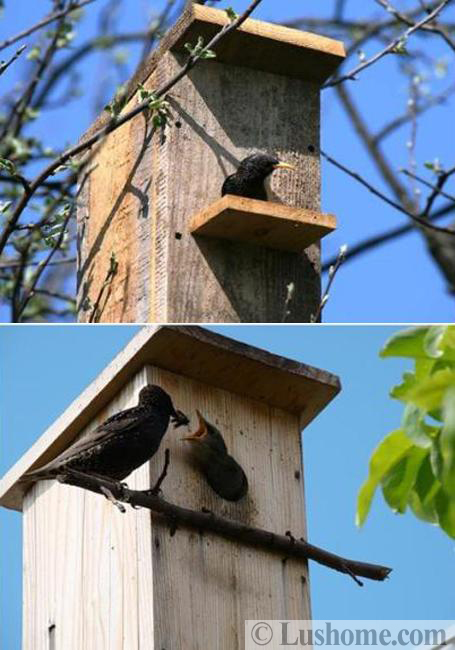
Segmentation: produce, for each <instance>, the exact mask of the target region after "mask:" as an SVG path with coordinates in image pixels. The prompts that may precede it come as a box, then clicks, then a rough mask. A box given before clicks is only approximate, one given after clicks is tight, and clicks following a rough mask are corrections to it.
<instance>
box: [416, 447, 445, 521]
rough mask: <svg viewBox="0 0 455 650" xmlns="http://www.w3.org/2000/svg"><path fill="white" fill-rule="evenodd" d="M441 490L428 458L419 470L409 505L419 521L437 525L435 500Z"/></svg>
mask: <svg viewBox="0 0 455 650" xmlns="http://www.w3.org/2000/svg"><path fill="white" fill-rule="evenodd" d="M440 489H441V484H440V483H439V481H438V480H437V479H436V478H435V477H434V474H433V472H432V469H431V463H430V459H429V458H428V456H427V457H426V458H424V460H423V462H422V464H421V466H420V468H419V472H418V474H417V478H416V481H415V484H414V489H413V490H412V491H411V492H410V494H409V505H410V507H411V509H412V511H413V512H414V514H415V515H416V516H417V517H418V518H419V519H422V520H423V521H428V522H430V523H437V521H438V516H437V513H436V507H435V504H434V498H435V496H436V494H437V493H438V492H439V490H440Z"/></svg>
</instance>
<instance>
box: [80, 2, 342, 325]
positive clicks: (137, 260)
mask: <svg viewBox="0 0 455 650" xmlns="http://www.w3.org/2000/svg"><path fill="white" fill-rule="evenodd" d="M226 24H229V17H228V15H227V13H226V12H225V11H222V10H218V9H213V8H209V7H205V6H201V5H199V4H193V5H192V6H191V7H189V8H188V9H187V11H186V12H185V13H184V14H183V15H182V17H181V19H180V20H179V21H178V22H177V24H176V25H175V26H174V27H173V28H172V29H171V30H170V32H169V33H168V34H167V35H166V36H165V37H164V38H163V39H162V41H161V43H160V46H159V47H158V49H157V50H156V51H155V52H154V53H153V54H152V55H151V57H150V58H149V59H148V60H147V61H145V63H143V64H142V65H141V66H140V68H139V69H138V70H137V72H136V73H135V75H134V77H133V78H132V79H131V81H130V83H129V86H128V90H127V98H128V99H129V101H128V103H127V105H126V106H125V108H124V109H123V112H122V114H123V113H126V112H128V111H129V110H130V109H132V108H133V107H134V106H136V105H137V102H138V92H137V89H138V84H139V83H141V84H143V85H144V87H145V88H146V89H147V90H149V91H153V90H157V89H159V88H161V87H163V85H164V84H167V83H168V82H170V81H171V80H172V79H173V77H174V76H175V75H176V74H177V73H178V72H179V71H180V70H181V69H182V66H183V65H184V64H185V61H186V60H187V57H188V49H187V48H186V47H185V46H186V45H189V46H193V47H194V46H195V45H196V44H197V42H198V39H199V38H202V39H203V42H204V43H205V44H208V43H209V42H210V39H211V38H212V37H213V36H214V35H215V34H216V33H217V32H218V31H219V30H220V29H221V28H222V27H223V26H225V25H226ZM214 50H215V53H216V58H212V59H209V60H202V61H199V62H198V63H197V65H196V66H195V67H194V68H193V69H191V70H190V71H189V72H188V74H187V75H186V76H184V78H182V79H181V80H180V81H179V82H178V83H177V84H176V85H174V86H173V87H172V88H171V89H170V90H169V92H168V93H167V95H166V101H167V102H168V107H169V111H170V114H171V117H170V121H169V124H168V126H166V128H164V129H161V128H158V129H157V130H156V131H155V132H154V131H153V128H152V122H151V120H147V119H146V116H145V115H144V114H140V115H137V116H136V117H135V118H134V119H132V120H130V121H128V122H126V123H125V124H123V125H122V126H121V127H120V128H118V129H116V130H115V131H113V132H112V133H110V134H109V136H108V137H107V138H106V139H105V140H103V141H102V143H101V144H97V145H94V148H93V150H92V155H93V157H92V158H91V160H90V163H89V165H88V167H87V168H86V169H84V171H83V172H82V173H81V178H80V193H79V196H78V233H79V249H78V250H79V261H78V314H79V320H80V321H84V322H96V321H103V322H158V323H160V322H161V323H164V322H176V323H200V322H205V323H208V322H282V321H283V319H285V320H288V321H290V322H308V321H310V320H311V317H312V316H313V315H314V314H315V313H316V310H317V307H318V306H319V303H320V297H321V287H320V244H319V240H320V239H321V237H323V236H325V235H327V234H329V233H330V232H331V231H332V230H333V229H334V228H335V225H336V222H335V218H334V217H333V216H332V215H330V214H322V213H321V206H320V192H321V179H320V157H319V142H320V88H321V85H322V83H323V82H324V81H325V80H326V79H327V78H328V77H329V76H330V75H331V74H332V73H333V72H334V71H335V70H336V68H337V67H338V66H339V64H340V63H341V62H342V60H343V57H344V48H343V45H342V44H341V43H340V42H338V41H335V40H332V39H329V38H326V37H323V36H318V35H315V34H310V33H306V32H302V31H298V30H295V29H289V28H286V27H282V26H280V25H274V24H271V23H266V22H260V21H257V20H252V19H249V20H247V21H246V22H244V23H243V24H242V26H241V27H240V28H239V29H237V30H234V31H232V32H230V33H229V34H227V35H226V36H225V37H224V38H223V39H222V40H221V41H220V42H219V44H218V45H217V46H216V47H215V48H214ZM109 119H110V116H109V114H108V113H104V114H103V115H102V116H100V117H99V118H98V119H97V120H96V122H95V123H94V124H93V125H92V127H91V128H90V129H89V131H88V132H87V133H86V134H85V135H84V138H88V137H90V136H91V135H93V134H94V133H96V132H97V131H98V130H99V129H101V128H102V127H104V126H106V125H107V124H108V122H109ZM84 138H83V139H84ZM256 151H257V152H262V153H270V154H273V155H276V156H278V157H279V158H280V159H281V160H283V161H286V162H287V163H290V164H292V165H293V166H294V167H295V171H294V172H290V171H284V170H282V171H280V172H275V173H274V174H273V176H272V188H271V189H272V190H273V192H274V195H275V196H274V199H273V201H267V202H266V201H257V200H254V199H246V198H243V197H240V199H239V197H236V196H229V195H228V196H226V197H224V198H223V199H221V187H222V184H223V181H224V179H225V178H226V177H227V176H228V175H229V174H231V173H232V172H233V171H235V169H236V168H237V166H238V164H239V162H240V161H241V160H243V159H244V158H245V157H246V156H247V155H249V154H251V153H252V152H256ZM112 256H114V257H112ZM112 260H113V261H114V264H113V262H112ZM112 264H113V266H112ZM289 286H293V289H294V290H293V293H292V298H291V300H288V301H287V302H286V298H287V297H288V287H289Z"/></svg>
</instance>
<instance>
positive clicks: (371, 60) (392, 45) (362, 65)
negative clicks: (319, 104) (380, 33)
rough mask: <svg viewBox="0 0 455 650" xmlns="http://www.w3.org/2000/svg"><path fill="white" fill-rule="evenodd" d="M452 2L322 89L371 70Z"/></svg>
mask: <svg viewBox="0 0 455 650" xmlns="http://www.w3.org/2000/svg"><path fill="white" fill-rule="evenodd" d="M451 1H452V0H443V2H441V4H440V5H438V6H437V7H436V8H435V9H434V10H433V11H432V12H431V13H430V14H428V15H426V16H425V17H424V18H422V19H421V20H419V21H418V22H417V23H414V24H413V25H412V27H409V28H408V29H407V30H406V31H405V32H403V33H402V34H400V36H397V37H396V38H394V39H393V40H392V41H391V42H390V43H389V44H388V45H387V46H386V47H385V48H384V49H382V50H380V51H379V52H377V53H376V54H375V55H374V56H372V57H371V58H369V59H367V60H366V61H363V63H360V64H359V65H358V66H356V67H355V68H353V69H352V70H351V71H350V72H348V73H346V74H344V75H341V77H337V78H336V79H333V80H331V81H327V82H326V83H325V84H324V85H323V86H322V88H323V89H325V88H330V87H331V86H336V85H337V84H340V83H342V82H343V81H347V80H348V79H355V78H356V75H358V74H359V72H362V71H363V70H365V69H366V68H369V67H370V66H371V65H373V63H376V62H377V61H379V59H382V57H384V56H385V55H386V54H390V53H391V52H393V50H394V49H395V48H396V47H397V46H398V45H400V43H403V42H405V41H406V40H407V39H408V38H409V36H411V34H413V33H414V32H416V31H417V30H418V29H421V28H422V27H423V26H424V25H426V24H427V23H429V22H431V21H432V20H434V19H435V18H436V17H437V16H438V14H440V13H441V11H442V10H443V9H444V7H445V6H446V5H447V4H449V2H451Z"/></svg>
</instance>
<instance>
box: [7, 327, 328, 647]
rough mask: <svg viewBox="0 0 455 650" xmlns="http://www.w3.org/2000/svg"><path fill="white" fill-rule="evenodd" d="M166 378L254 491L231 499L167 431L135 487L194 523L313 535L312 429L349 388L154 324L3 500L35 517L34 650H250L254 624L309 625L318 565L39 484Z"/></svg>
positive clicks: (34, 451)
mask: <svg viewBox="0 0 455 650" xmlns="http://www.w3.org/2000/svg"><path fill="white" fill-rule="evenodd" d="M150 382H152V383H157V384H159V385H160V386H162V387H163V388H164V389H165V390H166V391H168V392H169V394H170V395H171V396H172V399H173V401H174V404H175V406H176V407H177V408H179V409H181V410H183V411H184V412H185V413H186V414H188V415H190V416H191V425H192V427H193V428H196V427H197V419H196V409H198V410H199V411H200V412H201V413H202V414H204V416H205V417H206V418H207V419H208V420H209V421H210V422H211V423H213V424H214V425H215V426H216V427H217V428H218V429H219V431H220V432H222V435H223V437H224V440H225V443H226V445H227V447H228V450H229V452H230V454H231V455H232V456H233V457H234V458H235V459H236V461H237V462H238V463H239V465H241V467H242V468H243V470H244V472H245V474H246V476H247V479H248V485H249V488H248V492H247V494H246V495H245V496H244V497H243V498H242V499H240V500H238V501H235V502H233V501H227V500H225V499H223V498H221V497H219V496H218V495H217V494H216V493H215V492H214V490H213V489H212V488H211V487H210V485H208V483H207V481H206V480H205V478H204V476H203V475H202V474H201V473H200V472H198V471H197V469H196V468H195V467H194V466H193V464H192V463H191V462H190V454H189V453H188V447H189V445H190V443H188V442H186V441H184V440H182V437H184V432H182V431H181V429H176V430H175V429H172V427H170V428H169V430H168V432H167V433H166V436H165V438H164V440H163V442H162V444H161V447H160V449H159V451H158V452H157V453H156V454H155V456H154V457H153V459H152V460H151V461H150V462H149V463H146V464H145V465H143V466H142V467H141V468H139V469H138V470H136V471H135V472H134V473H133V474H131V475H130V476H129V477H128V479H127V483H128V485H129V487H130V488H137V489H144V490H145V489H148V488H150V486H151V485H153V484H154V483H155V481H156V478H157V477H158V475H159V474H160V472H161V469H162V465H163V456H164V455H165V450H166V448H169V449H170V465H169V468H168V472H167V476H166V478H165V481H164V483H163V485H162V491H163V496H164V498H165V499H166V500H167V501H169V502H172V503H174V504H177V505H179V506H183V507H185V508H189V509H192V510H193V511H195V512H199V513H200V512H201V510H202V509H208V510H210V512H211V513H212V514H213V515H221V516H223V517H225V518H227V519H229V520H231V521H237V522H241V523H245V524H248V525H250V526H256V527H260V528H263V529H267V530H269V531H272V532H275V533H279V534H280V535H284V533H285V531H287V530H292V531H294V532H295V533H296V534H298V535H299V536H300V535H303V536H305V503H304V490H303V485H304V482H303V470H302V458H301V446H300V432H301V430H302V428H304V427H305V426H306V425H308V424H309V423H310V422H311V421H312V420H313V419H314V418H315V417H316V416H317V415H318V413H319V412H320V411H321V410H322V409H323V408H324V407H325V406H326V405H327V403H328V402H330V400H332V399H333V397H334V396H335V395H336V394H337V393H338V391H339V390H340V383H339V380H338V378H337V377H335V376H333V375H331V374H329V373H328V372H325V371H323V370H319V369H317V368H313V367H310V366H306V365H305V364H302V363H299V362H296V361H292V360H289V359H285V358H282V357H278V356H275V355H273V354H269V353H268V352H265V351H263V350H260V349H257V348H253V347H250V346H248V345H244V344H242V343H239V342H237V341H233V340H231V339H228V338H225V337H224V336H220V335H218V334H214V333H211V332H209V331H207V330H204V329H202V328H199V327H179V326H163V327H157V328H155V327H153V328H152V327H149V328H144V329H143V330H141V331H140V332H139V334H138V335H137V336H136V337H135V338H134V339H133V340H132V341H131V342H130V343H129V344H128V345H127V347H126V348H125V349H124V350H123V351H122V352H121V353H120V354H119V355H118V356H117V357H116V358H115V359H114V361H112V363H111V364H110V365H109V366H108V367H107V368H106V369H105V370H104V371H103V372H102V373H101V374H100V375H99V377H98V378H97V379H95V381H94V382H93V383H92V384H91V385H90V386H89V387H88V388H87V389H86V390H85V391H84V392H83V393H82V394H81V395H80V396H79V397H78V398H77V399H76V400H75V401H74V402H73V403H72V404H71V406H69V408H68V409H67V410H66V411H65V412H64V413H63V414H62V415H61V417H59V418H58V420H56V422H55V423H54V424H53V425H52V426H51V427H50V428H49V429H48V430H47V431H46V432H45V433H44V434H43V435H42V436H41V438H39V439H38V441H37V442H36V443H35V444H34V445H33V447H32V448H31V449H30V450H29V451H28V452H27V453H26V454H25V455H24V456H23V458H21V459H20V460H19V461H18V463H17V464H16V465H15V466H14V467H13V468H12V469H11V470H10V471H9V472H8V473H7V474H6V475H5V477H4V478H3V479H2V482H1V484H0V504H1V505H3V506H5V507H7V508H13V509H16V510H22V512H23V522H24V526H23V528H24V535H23V543H24V546H23V572H24V574H23V580H24V582H23V585H24V589H23V602H24V613H23V650H49V648H51V649H52V648H65V650H80V649H81V648H87V649H91V648H93V649H96V650H103V649H106V650H111V649H112V648H123V649H125V650H129V649H131V648H140V649H144V650H151V649H152V648H156V649H159V650H161V649H163V648H166V649H167V650H172V649H176V648H187V649H188V650H193V649H196V648H220V649H221V648H223V649H224V648H226V649H229V650H235V649H237V648H242V647H243V629H244V620H245V619H257V618H290V619H309V618H310V594H309V587H308V582H307V578H308V573H307V566H306V563H305V562H302V560H299V561H297V560H296V559H292V558H291V559H289V560H288V561H286V562H283V556H282V555H279V554H277V553H274V552H272V551H266V550H264V549H258V548H255V547H253V546H248V545H246V544H244V543H242V542H238V541H235V540H228V539H225V538H223V537H221V536H219V535H217V534H215V533H209V532H207V531H202V530H196V529H192V528H191V527H180V526H179V527H178V528H177V530H176V531H175V529H174V530H172V529H171V528H172V527H170V525H169V522H168V521H166V520H165V519H163V518H162V517H160V516H159V515H156V514H154V513H153V512H152V513H151V512H150V510H147V509H145V508H142V509H133V508H132V507H130V506H126V507H127V510H126V513H124V514H122V513H121V512H119V510H118V509H117V508H116V507H115V506H114V505H113V504H112V503H110V502H109V501H108V500H107V499H105V498H104V496H102V495H100V494H94V493H92V492H89V491H87V490H83V489H80V488H78V487H74V486H70V485H64V484H61V483H59V482H58V481H55V480H54V481H41V482H38V483H35V484H34V485H32V486H30V485H29V484H26V483H23V482H20V481H19V479H20V478H21V476H23V474H24V473H25V472H28V471H30V470H31V469H33V468H35V467H38V466H41V465H43V464H44V463H45V462H48V461H49V460H51V459H52V458H54V457H55V456H56V455H57V454H58V453H60V452H61V451H62V450H64V449H65V448H67V447H68V446H69V445H70V444H71V443H72V442H73V441H74V440H75V438H77V437H78V436H80V435H83V434H84V433H85V432H88V431H90V430H93V429H94V428H95V427H96V426H97V425H98V424H99V423H100V422H101V421H103V420H104V419H105V418H106V417H107V416H109V415H111V414H112V413H115V412H117V411H119V410H122V409H124V408H127V407H130V406H133V405H135V404H136V402H137V396H138V392H139V390H140V388H141V387H142V386H144V385H145V384H147V383H150Z"/></svg>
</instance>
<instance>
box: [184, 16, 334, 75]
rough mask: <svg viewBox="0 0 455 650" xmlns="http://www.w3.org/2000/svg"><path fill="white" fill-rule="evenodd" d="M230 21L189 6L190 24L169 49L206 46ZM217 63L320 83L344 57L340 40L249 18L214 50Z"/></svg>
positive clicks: (224, 17) (225, 17) (226, 17)
mask: <svg viewBox="0 0 455 650" xmlns="http://www.w3.org/2000/svg"><path fill="white" fill-rule="evenodd" d="M229 22H230V20H229V18H228V16H227V14H226V12H225V11H222V10H220V9H214V8H212V7H204V6H201V5H199V4H193V7H192V21H191V22H189V24H188V27H187V29H186V30H185V31H183V33H182V34H181V35H178V32H177V30H176V31H175V36H174V39H175V41H174V44H173V45H172V47H173V49H176V50H183V48H184V46H185V43H187V42H190V43H196V42H197V39H198V37H199V36H201V37H202V38H203V39H204V43H208V42H209V41H210V40H211V39H212V38H213V36H215V34H216V33H217V32H218V31H219V30H220V28H221V27H223V26H224V25H228V24H229ZM215 51H216V55H217V60H218V61H221V62H222V63H227V64H230V65H237V66H242V67H249V68H254V69H256V70H262V71H263V72H273V73H274V74H282V75H285V76H287V77H293V78H295V79H305V80H310V81H317V82H319V83H322V82H324V81H325V80H326V79H327V78H328V77H329V76H330V75H331V74H333V72H334V71H335V70H336V69H337V67H338V66H339V65H340V63H342V61H343V59H344V57H345V55H346V54H345V50H344V46H343V44H342V43H341V42H340V41H336V40H333V39H331V38H327V37H325V36H319V35H318V34H311V33H309V32H303V31H300V30H297V29H291V28H289V27H284V26H283V25H276V24H273V23H268V22H263V21H260V20H254V19H252V18H249V19H248V20H246V21H245V22H244V23H243V25H242V26H241V27H240V28H239V29H238V30H235V31H233V32H232V33H231V34H228V36H227V37H226V38H224V39H222V41H221V42H220V43H219V45H218V46H217V47H216V48H215Z"/></svg>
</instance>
